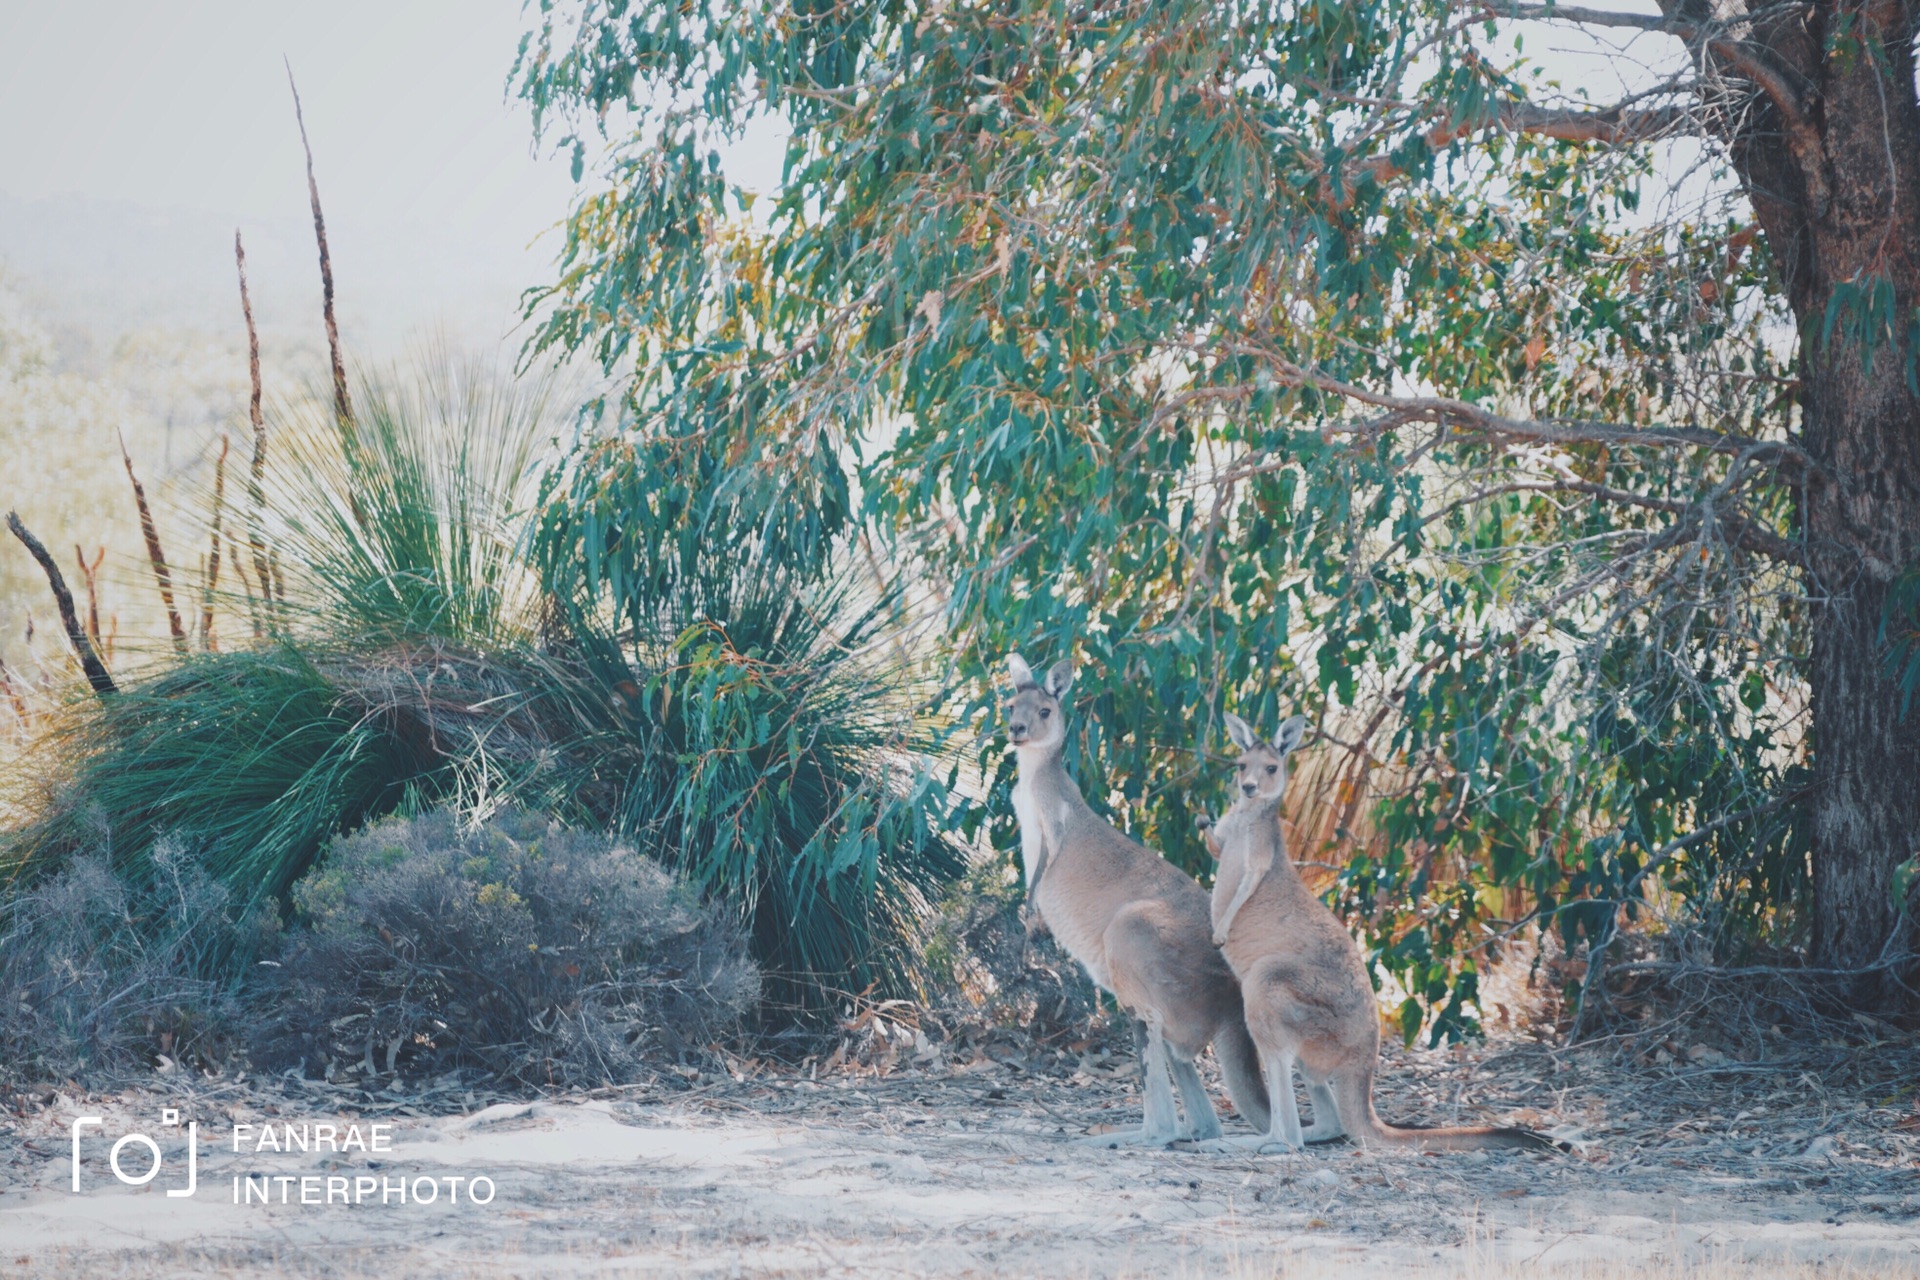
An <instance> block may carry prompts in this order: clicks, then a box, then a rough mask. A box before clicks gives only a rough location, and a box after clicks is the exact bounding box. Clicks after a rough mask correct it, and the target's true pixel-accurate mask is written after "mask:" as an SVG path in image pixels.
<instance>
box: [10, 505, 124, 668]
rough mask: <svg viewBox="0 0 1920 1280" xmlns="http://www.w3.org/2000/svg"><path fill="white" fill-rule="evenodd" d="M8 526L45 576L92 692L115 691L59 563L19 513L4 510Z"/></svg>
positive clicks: (69, 640) (68, 638)
mask: <svg viewBox="0 0 1920 1280" xmlns="http://www.w3.org/2000/svg"><path fill="white" fill-rule="evenodd" d="M7 528H9V529H11V530H13V536H14V537H16V538H18V539H20V542H21V544H22V545H23V546H25V547H26V549H27V551H28V552H29V553H30V554H31V555H32V556H33V558H34V559H35V560H38V561H39V562H40V568H41V570H42V571H43V572H44V573H45V574H46V575H47V585H48V586H49V587H51V588H52V589H53V601H54V603H55V604H56V605H58V606H59V608H60V621H61V623H62V624H63V625H64V626H65V627H66V629H67V641H68V643H70V644H71V645H73V651H74V652H75V653H76V654H78V655H79V656H80V669H81V670H82V671H85V672H86V673H87V683H88V684H90V685H92V686H93V691H94V692H95V693H97V694H100V695H102V696H105V695H106V694H109V693H117V692H118V691H119V686H118V685H116V684H114V682H113V677H112V676H110V675H108V674H107V668H106V664H105V663H103V662H101V661H100V655H99V654H98V653H96V652H95V651H94V648H93V642H92V641H90V640H88V639H87V633H86V630H85V629H84V628H82V627H81V625H80V615H79V614H78V613H76V612H75V611H74V607H73V592H71V591H69V590H67V580H66V578H64V577H62V576H61V573H60V566H59V565H57V564H55V563H54V562H53V557H52V556H51V555H50V554H48V552H47V548H46V544H44V543H42V542H41V541H40V539H38V538H36V537H34V536H33V534H32V533H31V532H30V531H29V530H28V529H27V526H26V525H25V524H24V523H23V522H22V521H21V519H20V515H19V513H18V512H14V511H9V512H7Z"/></svg>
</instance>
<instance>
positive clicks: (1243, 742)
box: [1227, 711, 1260, 751]
mask: <svg viewBox="0 0 1920 1280" xmlns="http://www.w3.org/2000/svg"><path fill="white" fill-rule="evenodd" d="M1227 736H1228V737H1229V738H1232V739H1233V745H1234V746H1236V747H1238V748H1240V749H1241V750H1242V751H1251V750H1252V749H1253V744H1254V743H1256V742H1258V741H1260V739H1259V738H1258V737H1256V736H1254V732H1253V726H1252V725H1250V724H1248V723H1247V722H1246V721H1245V720H1242V719H1241V718H1240V717H1239V716H1237V715H1235V714H1233V712H1231V711H1229V712H1227Z"/></svg>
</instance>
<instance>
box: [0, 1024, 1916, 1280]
mask: <svg viewBox="0 0 1920 1280" xmlns="http://www.w3.org/2000/svg"><path fill="white" fill-rule="evenodd" d="M1914 1059H1915V1055H1914V1053H1913V1051H1912V1050H1911V1049H1910V1048H1909V1049H1904V1050H1900V1051H1898V1052H1893V1051H1889V1050H1886V1049H1870V1050H1855V1051H1852V1052H1849V1053H1847V1054H1836V1055H1835V1057H1834V1060H1833V1061H1832V1062H1828V1063H1825V1064H1820V1063H1812V1064H1804V1063H1803V1064H1794V1065H1784V1064H1781V1063H1777V1062H1776V1063H1764V1064H1741V1063H1722V1064H1717V1065H1715V1066H1711V1067H1707V1068H1700V1067H1696V1066H1683V1067H1663V1068H1658V1069H1654V1068H1647V1067H1639V1068H1620V1067H1618V1066H1612V1065H1608V1064H1604V1063H1597V1062H1583V1060H1582V1059H1581V1057H1579V1056H1578V1055H1568V1054H1565V1053H1563V1052H1555V1051H1551V1050H1546V1049H1533V1048H1530V1047H1528V1048H1520V1049H1514V1048H1511V1047H1510V1048H1508V1049H1507V1050H1504V1051H1499V1052H1495V1051H1491V1050H1482V1051H1480V1052H1478V1053H1476V1054H1473V1055H1449V1054H1444V1053H1428V1054H1417V1055H1396V1057H1395V1059H1394V1060H1393V1061H1391V1062H1389V1063H1388V1064H1387V1067H1386V1071H1385V1076H1386V1079H1385V1080H1384V1081H1383V1085H1382V1099H1381V1106H1382V1110H1383V1112H1384V1113H1386V1114H1388V1115H1389V1116H1401V1117H1405V1118H1416V1117H1417V1118H1419V1119H1422V1120H1426V1121H1428V1122H1433V1123H1446V1122H1453V1121H1456V1120H1468V1121H1471V1120H1475V1119H1478V1118H1499V1119H1509V1120H1512V1119H1517V1120H1520V1121H1522V1122H1526V1123H1532V1124H1535V1125H1538V1126H1540V1127H1542V1128H1545V1129H1548V1130H1550V1131H1552V1132H1553V1133H1555V1134H1556V1135H1558V1136H1561V1137H1563V1138H1566V1139H1568V1140H1570V1141H1572V1142H1574V1143H1575V1145H1576V1147H1577V1148H1578V1150H1577V1152H1576V1154H1573V1155H1557V1154H1544V1153H1499V1154H1488V1153H1473V1154H1467V1155H1446V1156H1420V1155H1407V1154H1393V1155H1387V1154H1380V1155H1376V1154H1372V1153H1368V1152H1361V1151H1357V1150H1355V1149H1353V1148H1351V1147H1348V1146H1345V1145H1344V1144H1341V1145H1334V1146H1329V1147H1326V1148H1316V1149H1315V1150H1313V1151H1312V1152H1310V1153H1308V1154H1305V1155H1298V1156H1260V1157H1253V1156H1246V1155H1214V1154H1205V1153H1200V1152H1194V1151H1184V1150H1178V1149H1175V1150H1156V1151H1139V1150H1119V1151H1114V1150H1104V1149H1089V1148H1087V1147H1084V1146H1078V1145H1075V1144H1074V1143H1073V1142H1072V1139H1073V1138H1074V1137H1076V1136H1084V1135H1085V1134H1086V1133H1087V1132H1088V1131H1089V1129H1090V1128H1091V1129H1097V1128H1098V1127H1099V1126H1102V1125H1112V1124H1117V1123H1122V1122H1126V1121H1128V1120H1130V1119H1135V1118H1137V1110H1136V1099H1135V1095H1134V1088H1133V1074H1132V1071H1131V1067H1130V1064H1126V1063H1118V1064H1111V1065H1107V1064H1097V1065H1096V1064H1082V1065H1081V1067H1080V1069H1078V1070H1073V1071H1065V1070H1063V1071H1057V1072H1052V1073H1047V1074H1034V1073H1032V1072H1031V1071H1029V1070H1028V1069H1026V1068H1024V1067H1023V1066H1022V1065H1021V1064H1019V1063H1018V1062H996V1061H993V1060H991V1059H988V1058H985V1057H981V1058H980V1059H978V1060H976V1061H975V1062H974V1063H972V1064H971V1065H969V1066H967V1067H964V1068H949V1067H947V1066H946V1065H944V1064H940V1063H935V1064H932V1065H931V1066H929V1067H926V1068H923V1069H916V1070H912V1071H907V1072H901V1073H893V1074H888V1075H884V1076H862V1075H855V1074H842V1075H837V1076H834V1077H830V1078H823V1079H819V1080H809V1079H806V1078H802V1077H796V1076H794V1075H792V1074H791V1073H785V1074H782V1073H773V1072H767V1071H758V1072H757V1071H756V1070H755V1069H754V1068H753V1067H751V1066H749V1067H747V1068H745V1069H744V1070H739V1071H735V1072H732V1073H728V1074H726V1075H720V1074H718V1073H710V1074H709V1075H707V1076H706V1077H704V1078H698V1079H695V1080H692V1081H689V1080H687V1079H685V1078H682V1077H677V1076H676V1077H669V1078H668V1079H667V1080H665V1081H661V1082H656V1083H655V1084H654V1085H652V1086H649V1087H638V1088H634V1089H629V1090H619V1091H602V1092H601V1093H600V1094H599V1095H597V1096H594V1095H580V1096H573V1097H559V1098H554V1099H549V1100H544V1101H540V1102H536V1103H532V1104H526V1103H520V1104H495V1105H493V1106H490V1107H485V1108H482V1109H478V1110H473V1111H471V1112H470V1114H467V1115H464V1116H449V1115H437V1116H436V1115H408V1114H405V1111H406V1110H407V1109H408V1103H407V1102H406V1101H405V1100H404V1099H397V1098H396V1099H387V1100H383V1101H381V1102H380V1103H378V1104H375V1103H374V1102H373V1101H372V1100H363V1102H362V1105H359V1106H343V1105H342V1100H341V1098H340V1097H339V1096H337V1095H335V1096H331V1097H329V1096H327V1095H324V1094H322V1093H320V1092H318V1091H313V1092H302V1091H301V1087H299V1086H294V1085H292V1084H290V1083H282V1084H280V1085H279V1086H277V1087H275V1088H273V1089H260V1088H258V1087H255V1086H251V1085H232V1084H218V1083H209V1082H205V1081H202V1082H199V1083H197V1084H195V1085H193V1086H185V1085H176V1086H175V1087H173V1088H171V1089H165V1088H150V1089H136V1090H131V1091H127V1092H123V1093H119V1094H115V1095H112V1096H109V1097H91V1098H89V1097H79V1096H73V1095H70V1094H62V1093H59V1092H58V1091H53V1092H50V1093H49V1094H47V1095H46V1096H45V1097H43V1098H40V1099H38V1100H35V1101H29V1102H27V1103H26V1104H25V1105H24V1106H21V1107H19V1109H18V1110H17V1111H16V1113H15V1114H14V1115H13V1117H12V1118H11V1119H10V1120H9V1121H8V1122H7V1124H6V1125H5V1127H4V1128H0V1273H4V1274H23V1275H50V1276H117V1275H128V1276H131V1275H138V1276H142V1277H154V1276H198V1275H253V1274H260V1275H274V1276H290V1275H315V1276H361V1275H375V1274H378V1275H386V1276H391V1275H412V1276H427V1275H447V1276H529V1277H532V1276H613V1275H620V1276H625V1275H636V1276H639V1275H715V1276H815V1275H841V1274H874V1273H881V1272H889V1273H904V1274H915V1275H953V1276H971V1275H1003V1274H1005V1275H1021V1274H1044V1275H1050V1276H1053V1275H1058V1276H1132V1275H1140V1276H1146V1275H1154V1276H1163V1275H1176V1276H1188V1275H1192V1276H1199V1275H1207V1276H1236V1277H1237V1276H1255V1275H1259V1276H1266V1275H1295V1276H1310V1275H1322V1274H1330V1275H1331V1274H1352V1275H1386V1274H1418V1273H1423V1272H1424V1273H1432V1274H1450V1275H1469V1276H1480V1275H1485V1276H1493V1275H1504V1274H1517V1273H1519V1272H1522V1271H1525V1272H1527V1273H1529V1274H1532V1273H1535V1272H1538V1271H1542V1270H1544V1271H1547V1272H1548V1273H1555V1272H1566V1273H1568V1274H1586V1275H1601V1274H1605V1275H1616V1274H1618V1275H1637V1276H1646V1275H1651V1274H1672V1275H1679V1274H1687V1275H1707V1274H1714V1275H1719V1274H1726V1275H1735V1274H1739V1275H1746V1274H1794V1275H1798V1274H1807V1275H1822V1276H1834V1275H1860V1276H1867V1275H1872V1276H1880V1275H1899V1276H1908V1275H1913V1276H1920V1120H1916V1116H1917V1115H1920V1113H1917V1112H1916V1111H1915V1109H1914V1087H1915V1085H1916V1083H1920V1081H1916V1080H1915V1079H1914V1075H1913V1064H1914ZM159 1083H162V1084H164V1083H165V1082H164V1081H162V1082H159ZM169 1105H178V1106H180V1107H181V1108H182V1114H181V1117H180V1118H181V1119H182V1120H183V1121H185V1120H189V1119H196V1120H197V1121H198V1122H199V1124H200V1133H201V1146H200V1151H201V1155H200V1163H199V1172H198V1176H199V1184H198V1189H197V1191H196V1194H195V1195H193V1196H192V1197H174V1198H169V1197H167V1196H166V1195H165V1190H166V1189H167V1188H169V1187H172V1188H174V1189H179V1188H180V1187H181V1186H182V1184H183V1182H184V1170H185V1142H184V1138H183V1136H182V1135H181V1130H180V1128H179V1127H169V1126H166V1125H164V1124H163V1123H161V1121H162V1116H161V1114H160V1112H161V1109H162V1108H163V1107H166V1106H169ZM412 1109H414V1110H419V1109H420V1108H418V1107H413V1108H412ZM1756 1109H1757V1111H1758V1114H1754V1113H1755V1111H1756ZM382 1112H384V1113H385V1114H384V1115H383V1114H381V1113H382ZM77 1114H84V1115H99V1116H101V1117H102V1118H103V1124H102V1125H101V1126H100V1127H99V1128H96V1129H91V1130H88V1137H87V1139H86V1143H85V1146H84V1147H83V1189H82V1191H81V1192H80V1193H79V1194H77V1195H76V1194H74V1193H73V1192H72V1191H71V1189H70V1178H71V1173H72V1169H71V1161H70V1159H69V1154H68V1153H69V1144H70V1139H69V1124H70V1121H71V1119H72V1117H73V1116H75V1115H77ZM354 1116H358V1117H360V1124H361V1125H362V1128H363V1130H365V1128H366V1126H367V1125H368V1124H369V1123H370V1120H371V1119H372V1118H378V1119H380V1120H382V1121H383V1122H391V1123H392V1124H393V1126H394V1128H393V1130H392V1134H391V1150H389V1151H384V1152H379V1153H372V1152H362V1151H359V1150H354V1151H349V1152H346V1153H328V1152H323V1153H315V1152H312V1151H309V1152H307V1153H305V1154H301V1153H298V1152H295V1153H291V1154H289V1153H279V1152H273V1151H266V1152H258V1151H255V1150H254V1149H253V1148H254V1146H255V1145H256V1144H257V1141H258V1139H257V1136H254V1137H250V1138H249V1139H248V1140H246V1141H245V1142H244V1143H243V1146H244V1147H245V1149H244V1150H243V1151H241V1152H239V1153H235V1152H234V1151H233V1150H231V1147H232V1133H233V1126H234V1125H235V1123H236V1122H238V1123H248V1124H253V1125H255V1126H259V1125H262V1124H264V1123H266V1122H268V1121H269V1120H271V1121H272V1122H274V1123H275V1124H285V1123H293V1124H295V1125H296V1126H297V1125H299V1124H301V1123H317V1122H327V1123H333V1124H336V1125H342V1126H344V1125H345V1124H346V1123H347V1122H348V1120H349V1119H350V1118H352V1117H354ZM1236 1123H1237V1122H1236ZM130 1132H143V1133H146V1134H149V1135H151V1136H152V1137H153V1138H154V1139H155V1140H156V1141H157V1142H158V1143H159V1145H160V1146H161V1148H162V1149H163V1151H164V1152H165V1157H164V1160H163V1164H162V1168H161V1172H160V1174H159V1175H158V1176H157V1177H156V1178H155V1179H154V1180H153V1181H152V1182H151V1183H149V1184H148V1185H145V1186H142V1187H138V1188H133V1187H127V1186H122V1185H119V1184H117V1183H116V1182H115V1181H114V1180H113V1179H112V1177H111V1176H110V1174H109V1173H108V1172H107V1163H108V1162H107V1155H108V1148H109V1146H110V1145H111V1143H112V1140H113V1139H114V1138H115V1137H117V1136H118V1135H121V1134H125V1133H130ZM253 1132H254V1134H255V1135H257V1133H258V1129H257V1128H256V1129H255V1130H254V1131H253ZM364 1136H365V1134H364V1133H363V1137H364ZM148 1163H150V1157H149V1156H148V1155H147V1154H146V1153H145V1151H144V1150H143V1149H141V1148H140V1147H139V1146H138V1145H137V1144H135V1145H134V1146H133V1147H132V1148H131V1149H129V1150H128V1151H127V1152H126V1153H125V1154H124V1155H123V1168H125V1169H126V1170H127V1171H128V1172H129V1173H131V1174H138V1173H139V1172H141V1171H142V1170H144V1168H145V1167H146V1166H147V1164H148ZM246 1175H252V1176H254V1177H255V1178H256V1179H261V1178H263V1177H269V1176H271V1177H282V1178H294V1177H299V1176H308V1177H313V1178H316V1179H320V1180H321V1181H317V1182H315V1183H312V1184H309V1185H310V1186H311V1187H312V1188H313V1189H314V1190H313V1192H312V1194H313V1195H315V1197H316V1198H318V1197H323V1196H324V1195H325V1194H326V1193H327V1184H326V1182H325V1181H324V1179H326V1178H328V1177H336V1178H342V1179H347V1180H348V1181H345V1182H342V1183H338V1184H335V1187H336V1189H337V1194H339V1195H341V1196H345V1195H349V1194H351V1192H349V1191H348V1188H355V1187H358V1186H367V1187H371V1185H372V1183H371V1180H373V1179H376V1178H378V1179H397V1178H399V1177H402V1176H404V1177H406V1178H408V1179H409V1180H414V1181H413V1182H412V1185H415V1186H416V1187H417V1186H418V1183H417V1180H418V1179H421V1178H434V1179H440V1180H442V1181H441V1182H440V1184H439V1185H440V1186H441V1187H442V1188H444V1187H445V1186H446V1185H447V1184H446V1183H445V1181H444V1180H445V1179H447V1178H451V1177H461V1178H472V1177H475V1176H484V1177H487V1178H490V1179H491V1180H492V1183H493V1199H492V1202H491V1203H490V1204H475V1203H470V1202H469V1201H468V1197H467V1194H466V1193H465V1190H464V1186H465V1184H462V1186H463V1191H462V1194H461V1200H460V1202H459V1203H456V1204H449V1203H448V1202H447V1195H448V1192H446V1191H445V1190H442V1191H441V1193H440V1198H439V1200H438V1201H437V1202H436V1203H433V1204H419V1203H408V1204H406V1205H404V1206H403V1205H400V1204H396V1203H388V1204H386V1205H384V1206H383V1205H381V1204H379V1203H377V1202H375V1201H376V1200H377V1196H378V1193H377V1192H373V1191H371V1190H369V1191H367V1192H366V1193H365V1195H364V1197H363V1199H364V1200H365V1202H363V1203H360V1204H350V1203H334V1204H330V1205H329V1204H325V1203H321V1204H315V1205H302V1204H300V1203H299V1202H298V1201H299V1199H300V1194H301V1192H300V1184H299V1183H295V1182H287V1183H279V1184H275V1183H270V1182H265V1181H257V1182H256V1184H255V1185H256V1186H259V1187H263V1188H268V1189H269V1194H270V1195H272V1196H273V1197H274V1199H275V1201H276V1202H275V1203H272V1204H269V1205H264V1206H263V1205H260V1204H257V1203H256V1204H252V1205H245V1204H236V1203H234V1202H233V1200H234V1192H233V1186H234V1182H233V1179H235V1178H236V1177H241V1176H246ZM362 1178H364V1179H367V1180H368V1182H367V1183H365V1184H358V1183H355V1182H354V1181H352V1180H354V1179H362ZM383 1185H391V1184H390V1183H389V1184H383ZM276 1188H277V1189H276ZM282 1194H286V1195H287V1196H288V1197H289V1198H290V1200H291V1201H292V1202H291V1203H287V1204H284V1205H283V1204H280V1203H278V1202H277V1201H278V1199H279V1197H280V1196H281V1195H282ZM389 1199H390V1200H391V1193H389ZM1703 1264H1704V1265H1705V1269H1704V1270H1702V1269H1701V1268H1702V1265H1703Z"/></svg>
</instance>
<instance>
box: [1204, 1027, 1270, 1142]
mask: <svg viewBox="0 0 1920 1280" xmlns="http://www.w3.org/2000/svg"><path fill="white" fill-rule="evenodd" d="M1213 1056H1214V1057H1216V1058H1218V1059H1219V1060H1220V1074H1221V1075H1222V1076H1224V1077H1226V1081H1227V1094H1228V1096H1230V1097H1231V1098H1232V1099H1233V1107H1234V1110H1236V1111H1238V1112H1239V1113H1240V1118H1241V1119H1243V1120H1245V1121H1246V1122H1247V1123H1248V1124H1250V1125H1252V1126H1253V1127H1254V1130H1255V1131H1256V1132H1258V1133H1265V1132H1266V1131H1267V1124H1268V1117H1269V1114H1270V1113H1269V1111H1268V1106H1267V1103H1268V1099H1267V1082H1266V1080H1265V1079H1263V1078H1262V1077H1261V1074H1260V1051H1259V1050H1258V1049H1256V1048H1254V1045H1253V1037H1252V1036H1251V1035H1249V1034H1248V1032H1247V1024H1246V1021H1245V1019H1244V1018H1242V1017H1241V1015H1240V1013H1239V1011H1238V1010H1235V1012H1234V1016H1233V1017H1232V1018H1229V1019H1228V1020H1227V1021H1225V1022H1223V1023H1221V1025H1220V1029H1219V1030H1218V1031H1217V1032H1215V1033H1214V1037H1213Z"/></svg>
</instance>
